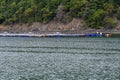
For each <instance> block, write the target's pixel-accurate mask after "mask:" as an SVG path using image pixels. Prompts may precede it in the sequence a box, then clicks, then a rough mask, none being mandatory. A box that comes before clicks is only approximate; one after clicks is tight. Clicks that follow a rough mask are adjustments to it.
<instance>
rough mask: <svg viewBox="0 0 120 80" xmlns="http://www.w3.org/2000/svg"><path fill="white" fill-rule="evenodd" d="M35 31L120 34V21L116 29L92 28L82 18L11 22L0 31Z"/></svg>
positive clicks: (1, 27)
mask: <svg viewBox="0 0 120 80" xmlns="http://www.w3.org/2000/svg"><path fill="white" fill-rule="evenodd" d="M4 32H8V33H29V32H32V33H35V34H49V33H55V32H60V33H65V34H85V33H96V32H102V33H111V34H120V23H119V24H118V25H117V26H116V27H115V28H114V29H104V28H103V29H92V28H89V27H86V25H85V24H84V22H83V21H82V20H80V19H73V20H72V21H71V22H70V23H67V24H63V23H59V22H56V21H51V22H50V23H48V24H44V23H39V22H34V23H32V24H31V25H29V24H10V25H5V26H4V25H0V33H4Z"/></svg>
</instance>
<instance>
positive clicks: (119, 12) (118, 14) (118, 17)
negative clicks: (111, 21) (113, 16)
mask: <svg viewBox="0 0 120 80" xmlns="http://www.w3.org/2000/svg"><path fill="white" fill-rule="evenodd" d="M117 19H118V20H120V9H118V10H117Z"/></svg>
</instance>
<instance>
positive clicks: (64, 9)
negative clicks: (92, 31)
mask: <svg viewBox="0 0 120 80" xmlns="http://www.w3.org/2000/svg"><path fill="white" fill-rule="evenodd" d="M73 18H80V19H82V20H84V21H85V22H86V23H87V25H88V26H89V27H92V28H102V27H109V28H113V27H114V25H115V20H114V19H115V18H116V19H120V1H119V0H0V24H14V23H32V22H42V23H48V22H50V21H51V20H57V21H59V22H63V23H67V22H70V21H71V20H72V19H73Z"/></svg>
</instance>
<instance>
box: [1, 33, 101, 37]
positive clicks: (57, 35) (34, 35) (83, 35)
mask: <svg viewBox="0 0 120 80" xmlns="http://www.w3.org/2000/svg"><path fill="white" fill-rule="evenodd" d="M0 36H3V37H102V36H103V34H97V33H91V34H62V33H55V34H34V33H27V34H26V33H25V34H14V33H1V34H0Z"/></svg>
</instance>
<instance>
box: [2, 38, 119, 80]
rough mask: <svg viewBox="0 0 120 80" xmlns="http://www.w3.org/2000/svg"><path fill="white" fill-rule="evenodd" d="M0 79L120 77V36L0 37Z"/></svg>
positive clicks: (116, 79) (108, 79) (100, 79)
mask: <svg viewBox="0 0 120 80" xmlns="http://www.w3.org/2000/svg"><path fill="white" fill-rule="evenodd" d="M0 80H120V38H117V37H116V38H83V37H82V38H33V37H0Z"/></svg>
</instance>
